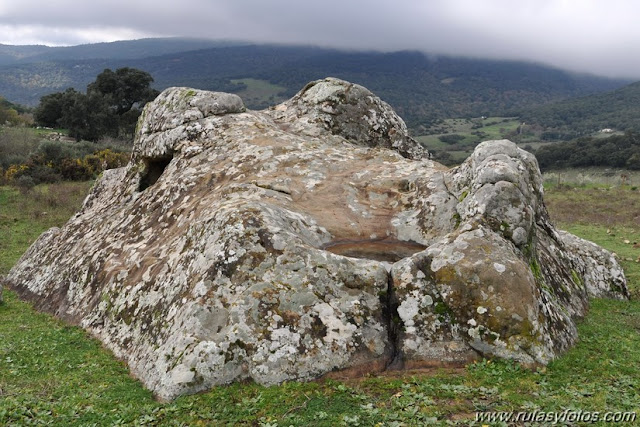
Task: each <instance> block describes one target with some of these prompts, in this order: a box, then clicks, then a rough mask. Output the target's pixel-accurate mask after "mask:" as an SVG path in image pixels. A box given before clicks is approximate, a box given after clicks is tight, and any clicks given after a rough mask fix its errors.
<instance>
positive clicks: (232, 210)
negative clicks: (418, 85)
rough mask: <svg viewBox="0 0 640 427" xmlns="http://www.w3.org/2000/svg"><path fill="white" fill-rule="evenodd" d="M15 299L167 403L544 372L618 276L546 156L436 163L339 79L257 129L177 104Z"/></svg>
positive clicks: (47, 237) (618, 288)
mask: <svg viewBox="0 0 640 427" xmlns="http://www.w3.org/2000/svg"><path fill="white" fill-rule="evenodd" d="M6 283H7V284H8V285H9V286H10V287H11V288H12V289H15V290H16V291H17V292H18V293H19V294H20V295H21V296H22V297H23V298H26V299H29V300H31V301H33V304H34V305H35V306H36V307H37V308H38V309H41V310H46V311H49V312H52V313H54V314H55V315H57V316H59V317H61V318H63V319H66V320H69V321H71V322H73V323H76V324H79V325H81V326H82V327H84V328H85V329H87V330H88V331H90V332H91V333H92V334H93V335H94V336H96V337H97V338H98V339H100V340H101V341H102V342H103V343H104V344H105V345H106V346H107V347H108V348H110V349H111V350H112V351H113V352H114V353H115V354H116V356H118V357H120V358H122V359H123V360H125V361H126V362H127V364H128V365H129V367H130V369H131V372H132V373H133V374H134V375H135V376H136V377H138V378H140V380H141V381H142V382H143V383H144V384H145V385H146V386H147V387H148V388H150V389H151V390H153V391H154V393H156V395H157V396H158V397H159V398H162V399H171V398H174V397H176V396H179V395H181V394H185V393H194V392H197V391H201V390H206V389H208V388H210V387H213V386H215V385H219V384H227V383H230V382H233V381H241V380H245V379H252V380H254V381H257V382H259V383H261V384H275V383H279V382H282V381H287V380H309V379H313V378H318V377H320V376H322V375H325V374H328V373H330V372H333V371H336V370H351V371H353V372H365V371H370V370H383V369H388V368H392V369H401V368H415V367H421V366H432V365H434V364H442V363H465V362H468V361H470V360H473V359H475V358H477V357H478V356H479V355H481V356H488V357H503V358H509V359H514V360H518V361H521V362H523V363H541V364H544V363H547V362H549V361H550V360H552V359H553V358H555V357H557V356H558V355H559V354H560V353H561V352H563V351H564V350H566V349H567V348H569V347H570V346H571V345H572V344H573V343H574V342H575V340H576V339H577V332H576V328H575V321H576V319H578V318H580V317H581V316H582V315H583V314H584V313H585V311H586V309H587V307H588V299H589V297H590V296H591V295H593V296H607V297H613V298H627V297H628V292H627V289H626V282H625V278H624V274H623V273H622V270H621V268H620V267H619V265H618V263H617V262H616V260H615V258H614V257H613V256H612V255H611V254H610V253H609V252H607V251H605V250H603V249H602V248H599V247H597V246H596V245H593V244H591V243H588V242H584V241H582V240H580V239H578V238H576V237H575V236H572V235H570V234H567V233H562V232H558V231H556V230H555V228H554V227H553V226H552V224H551V222H550V221H549V218H548V214H547V212H546V208H545V207H544V201H543V188H542V181H541V177H540V172H539V170H538V166H537V162H536V160H535V158H534V157H533V156H532V155H531V154H529V153H527V152H525V151H523V150H520V149H518V148H517V147H516V145H515V144H513V143H511V142H509V141H506V140H502V141H487V142H484V143H482V144H480V145H479V146H478V147H477V148H476V149H475V151H474V153H473V154H472V156H471V157H470V158H469V159H468V160H466V161H465V162H464V163H463V164H462V165H460V166H459V167H456V168H453V169H448V168H446V167H444V166H442V165H440V164H438V163H436V162H434V161H432V160H430V159H429V155H428V152H427V151H426V150H425V149H424V148H422V147H421V146H420V145H419V144H418V143H417V142H416V141H414V140H413V139H412V138H411V137H410V136H409V135H408V132H407V129H406V126H405V125H404V122H403V121H402V119H400V118H399V117H398V116H397V115H396V114H395V113H394V112H393V110H392V109H391V108H390V107H389V106H388V105H387V104H385V103H384V102H383V101H381V100H380V99H379V98H377V97H375V96H374V95H373V94H372V93H371V92H370V91H368V90H367V89H365V88H363V87H361V86H358V85H355V84H352V83H348V82H344V81H341V80H338V79H333V78H328V79H324V80H319V81H316V82H313V83H311V84H309V85H307V87H305V88H304V89H303V90H302V91H301V92H300V93H298V94H297V95H296V96H294V97H293V98H292V99H291V100H289V101H287V102H284V103H283V104H280V105H278V106H276V107H274V108H271V109H268V110H264V111H248V110H246V109H245V108H244V106H243V104H242V101H241V100H240V98H238V97H237V96H235V95H230V94H221V93H214V92H204V91H198V90H193V89H188V88H171V89H167V90H166V91H164V92H163V93H162V94H161V95H160V96H159V97H158V98H157V99H156V100H155V101H154V102H152V103H150V104H149V105H147V107H146V108H145V111H144V113H143V115H142V117H141V119H140V122H139V124H138V129H137V133H136V139H135V145H134V150H133V154H132V158H131V161H130V163H129V164H128V165H127V166H126V167H124V168H121V169H115V170H110V171H106V172H105V173H104V174H103V176H102V177H101V178H100V179H99V180H98V182H96V184H95V186H94V188H93V190H92V192H91V194H90V195H89V196H88V197H87V199H86V200H85V203H84V205H83V208H82V209H81V211H80V212H78V214H76V215H75V216H74V217H73V218H71V219H70V220H69V222H68V223H67V224H66V225H65V226H64V227H62V228H60V229H52V230H49V231H47V232H46V233H44V234H43V235H42V236H41V237H40V238H39V239H38V241H36V242H35V243H34V245H33V246H32V247H31V248H30V249H29V250H28V251H27V252H26V253H25V254H24V256H23V257H22V258H21V260H20V261H19V262H18V263H17V264H16V266H15V267H14V268H13V269H12V270H11V272H10V273H9V275H8V277H7V280H6Z"/></svg>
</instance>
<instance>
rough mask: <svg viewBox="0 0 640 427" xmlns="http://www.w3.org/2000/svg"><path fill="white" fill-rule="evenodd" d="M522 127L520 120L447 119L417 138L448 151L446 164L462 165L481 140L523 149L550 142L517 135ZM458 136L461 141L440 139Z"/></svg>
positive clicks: (436, 150)
mask: <svg viewBox="0 0 640 427" xmlns="http://www.w3.org/2000/svg"><path fill="white" fill-rule="evenodd" d="M520 125H521V123H520V121H519V120H518V119H517V117H478V118H474V119H463V118H458V119H445V120H443V121H442V122H441V123H438V124H437V125H434V126H433V127H431V128H430V129H428V130H427V133H426V134H425V135H418V136H416V137H415V139H416V140H417V141H418V142H420V143H421V144H422V145H423V146H424V147H426V148H427V149H428V150H430V151H434V152H436V153H437V152H441V151H446V152H447V153H448V154H449V155H448V158H450V160H449V161H448V162H447V164H459V163H461V162H462V161H464V159H466V158H467V157H469V154H471V152H472V151H473V148H474V147H475V146H476V145H478V144H479V143H480V142H482V141H489V140H493V139H505V138H506V139H511V140H512V141H514V142H516V143H517V144H518V145H519V146H520V147H524V146H529V147H531V148H532V149H537V148H539V147H540V146H542V145H545V144H548V142H541V141H540V140H539V138H537V137H535V135H533V134H531V133H529V132H527V131H526V130H527V127H526V126H525V127H524V128H523V129H524V132H523V134H518V128H519V126H520ZM452 135H456V136H457V137H458V138H459V141H457V142H455V143H447V142H444V141H443V140H442V139H441V138H442V137H444V138H446V137H451V136H452Z"/></svg>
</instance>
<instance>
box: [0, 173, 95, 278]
mask: <svg viewBox="0 0 640 427" xmlns="http://www.w3.org/2000/svg"><path fill="white" fill-rule="evenodd" d="M90 186H91V183H89V182H81V183H76V182H65V183H59V184H52V185H40V186H38V187H36V188H34V189H33V190H31V191H30V192H29V193H28V194H22V193H21V192H19V191H18V190H17V189H16V188H14V187H0V274H6V273H7V272H8V271H9V269H10V268H11V266H12V265H13V264H15V262H16V261H17V260H18V258H19V257H20V255H22V254H23V253H24V251H25V250H26V249H27V248H28V247H29V245H31V243H33V242H34V241H35V240H36V238H37V237H38V236H39V235H40V234H42V232H43V231H45V230H47V229H49V228H51V227H55V226H60V225H62V224H64V223H65V222H66V221H67V220H68V219H69V218H70V217H71V215H73V214H74V213H75V212H76V211H77V210H78V209H79V208H80V205H81V203H82V200H83V199H84V197H85V196H86V194H87V192H88V191H89V188H90Z"/></svg>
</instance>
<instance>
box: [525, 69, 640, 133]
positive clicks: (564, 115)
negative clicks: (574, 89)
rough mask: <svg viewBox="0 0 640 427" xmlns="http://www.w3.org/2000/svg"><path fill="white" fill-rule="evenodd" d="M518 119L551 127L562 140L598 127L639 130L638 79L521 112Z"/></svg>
mask: <svg viewBox="0 0 640 427" xmlns="http://www.w3.org/2000/svg"><path fill="white" fill-rule="evenodd" d="M521 117H522V119H523V120H524V121H526V122H527V123H532V124H539V125H541V126H542V127H544V128H548V129H554V130H555V132H552V133H556V134H557V135H556V136H562V135H565V137H564V139H569V138H572V137H576V136H581V135H588V134H591V133H593V132H596V131H599V130H602V129H612V130H618V131H625V130H634V131H636V132H639V131H640V82H637V83H632V84H630V85H628V86H624V87H622V88H619V89H617V90H614V91H611V92H606V93H601V94H597V95H591V96H585V97H579V98H572V99H567V100H565V101H561V102H557V103H552V104H548V105H544V106H541V107H537V108H534V109H531V110H526V111H523V113H522V115H521Z"/></svg>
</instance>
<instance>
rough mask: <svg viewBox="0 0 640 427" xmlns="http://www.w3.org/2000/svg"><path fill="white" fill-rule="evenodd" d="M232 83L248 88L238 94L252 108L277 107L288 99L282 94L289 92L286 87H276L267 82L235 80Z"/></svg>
mask: <svg viewBox="0 0 640 427" xmlns="http://www.w3.org/2000/svg"><path fill="white" fill-rule="evenodd" d="M231 83H244V84H245V85H247V88H246V89H244V90H242V91H240V92H237V95H238V96H239V97H240V98H242V100H243V101H244V103H245V104H246V105H247V106H248V107H250V108H254V109H255V108H265V107H267V106H270V105H276V104H278V103H280V102H282V101H284V100H285V99H286V98H285V97H283V96H282V94H283V93H284V92H285V91H286V90H287V88H285V87H284V86H278V85H274V84H272V83H269V82H268V81H266V80H258V79H235V80H231Z"/></svg>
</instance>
